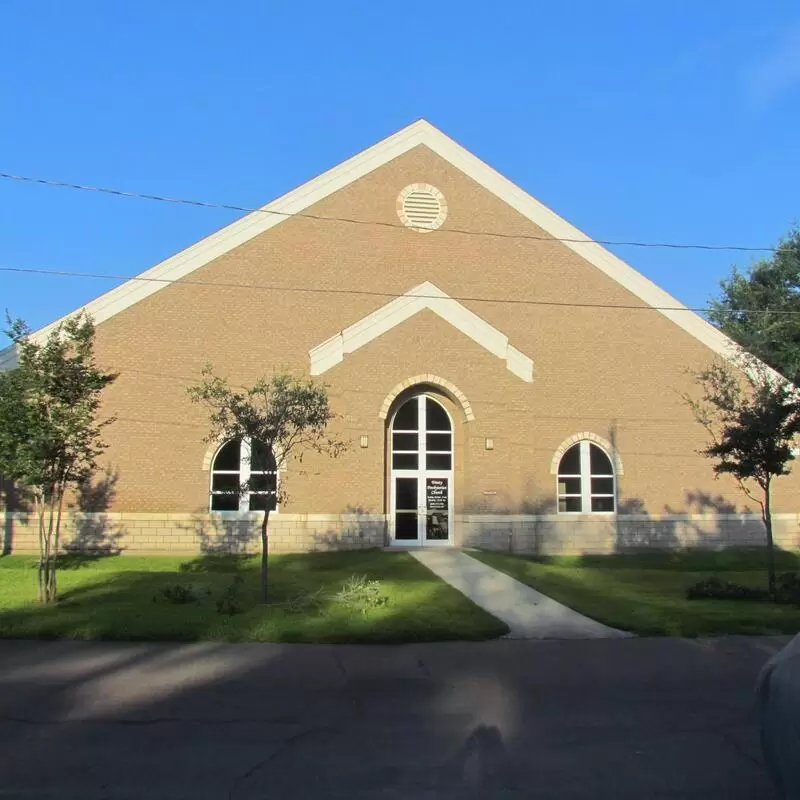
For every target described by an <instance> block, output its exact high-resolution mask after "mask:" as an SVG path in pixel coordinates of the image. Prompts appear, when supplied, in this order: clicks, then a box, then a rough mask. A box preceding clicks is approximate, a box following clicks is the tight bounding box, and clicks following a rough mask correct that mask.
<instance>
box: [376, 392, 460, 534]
mask: <svg viewBox="0 0 800 800" xmlns="http://www.w3.org/2000/svg"><path fill="white" fill-rule="evenodd" d="M391 458H392V462H391V463H392V470H391V481H392V486H391V522H390V527H391V533H392V542H393V543H395V544H398V545H406V546H408V545H410V544H417V545H428V544H429V545H437V544H439V545H441V544H449V543H450V542H451V540H452V518H453V514H452V501H453V493H452V483H453V427H452V422H451V421H450V416H449V415H448V413H447V411H446V410H445V409H444V407H443V406H442V405H441V404H440V403H439V402H437V401H436V400H435V399H433V398H432V397H429V396H427V395H417V396H416V397H412V398H410V399H409V400H407V401H406V402H405V403H404V404H403V405H402V406H401V407H400V408H399V409H398V411H397V413H396V414H395V416H394V418H393V420H392V425H391Z"/></svg>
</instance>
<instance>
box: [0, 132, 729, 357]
mask: <svg viewBox="0 0 800 800" xmlns="http://www.w3.org/2000/svg"><path fill="white" fill-rule="evenodd" d="M418 145H426V146H427V147H429V148H430V149H431V150H433V151H434V152H435V153H436V154H437V155H439V156H440V157H442V158H443V159H445V160H446V161H448V162H449V163H450V164H452V165H453V166H454V167H456V168H457V169H459V170H461V171H462V172H463V173H465V174H466V175H467V176H469V177H470V178H472V179H473V180H474V181H476V182H477V183H478V184H480V185H481V186H483V187H484V188H485V189H487V190H488V191H490V192H492V193H493V194H495V195H496V196H497V197H499V198H500V199H501V200H503V201H504V202H506V203H507V204H508V205H510V206H511V207H512V208H514V209H516V210H517V211H518V212H519V213H521V214H522V215H523V216H525V217H527V218H528V219H529V220H530V221H531V222H533V223H535V224H536V225H537V226H539V227H540V228H541V229H542V230H544V231H545V232H546V233H549V234H550V235H551V236H553V237H555V238H557V239H580V240H582V241H577V242H571V241H570V242H567V241H565V242H563V244H564V246H565V247H567V248H569V249H570V250H572V251H573V252H575V253H577V254H578V255H579V256H581V257H582V258H584V259H586V260H587V261H588V262H589V263H590V264H593V265H594V266H595V267H597V268H598V269H599V270H601V271H602V272H604V273H605V274H606V275H608V276H609V277H610V278H612V279H613V280H615V281H616V282H617V283H619V284H620V285H622V286H624V287H625V288H626V289H627V290H628V291H630V292H631V293H632V294H634V295H635V296H636V297H638V298H639V299H641V300H642V301H644V302H645V303H647V304H648V305H650V306H656V307H659V308H658V310H659V313H661V314H663V315H664V316H665V317H667V319H670V320H672V321H673V322H674V323H675V324H676V325H678V326H679V327H681V328H683V329H684V330H685V331H686V332H687V333H689V334H690V335H691V336H694V337H695V338H696V339H697V340H699V341H700V342H702V343H703V344H705V345H706V346H707V347H709V348H710V349H711V350H713V351H714V352H715V353H718V354H719V355H722V356H724V357H726V358H731V357H732V356H734V355H735V354H736V352H737V351H736V345H735V344H734V343H733V341H732V340H731V339H729V338H728V337H727V336H725V335H724V334H723V333H722V332H721V331H719V330H717V329H716V328H715V327H714V326H713V325H711V324H709V323H708V322H706V321H705V320H704V319H703V318H702V317H700V316H699V315H698V314H695V313H694V312H693V311H690V310H689V309H687V308H686V307H685V306H684V305H683V303H680V302H679V301H678V300H676V299H675V298H674V297H672V296H671V295H669V294H668V293H667V292H665V291H664V290H663V289H661V288H659V287H658V286H656V284H654V283H653V282H652V281H650V280H649V279H648V278H646V277H645V276H644V275H642V274H641V273H639V272H637V271H636V270H635V269H633V267H631V266H629V265H628V264H626V263H625V262H624V261H622V260H621V259H619V258H617V257H616V256H615V255H613V254H612V253H610V252H609V251H608V250H606V249H605V248H604V247H601V246H600V245H599V244H597V243H596V242H593V241H592V240H591V239H590V238H589V237H588V236H586V235H585V234H584V233H582V232H581V231H580V230H578V229H577V228H575V227H574V226H573V225H571V224H570V223H569V222H567V221H566V220H564V219H562V218H561V217H560V216H558V214H556V213H555V212H553V211H551V210H550V209H549V208H547V207H546V206H544V205H542V203H540V202H539V201H538V200H536V199H534V198H533V197H531V195H529V194H528V193H527V192H525V191H523V190H522V189H520V188H519V187H518V186H515V185H514V184H513V183H512V182H511V181H509V180H508V179H507V178H505V177H503V176H502V175H501V174H500V173H499V172H497V171H496V170H494V169H492V168H491V167H490V166H488V165H487V164H485V163H484V162H483V161H481V160H480V159H479V158H477V157H476V156H474V155H472V153H470V152H468V151H467V150H465V149H464V148H463V147H461V145H459V144H457V143H456V142H454V141H453V140H452V139H450V137H448V136H446V135H445V134H444V133H442V132H441V131H440V130H438V129H437V128H435V127H434V126H433V125H431V124H430V123H429V122H427V121H425V120H418V121H417V122H414V123H412V124H411V125H409V126H408V127H406V128H403V129H402V130H401V131H398V132H397V133H395V134H393V135H392V136H389V137H388V138H386V139H384V140H383V141H381V142H378V143H377V144H375V145H373V146H372V147H369V148H367V149H366V150H364V151H363V152H361V153H359V154H358V155H356V156H353V157H352V158H350V159H348V160H347V161H344V162H343V163H341V164H339V165H338V166H336V167H334V168H333V169H330V170H328V171H327V172H325V173H323V174H322V175H320V176H319V177H317V178H314V179H313V180H311V181H308V182H307V183H304V184H303V185H302V186H299V187H298V188H296V189H294V190H293V191H291V192H289V193H287V194H285V195H283V196H282V197H279V198H278V199H277V200H274V201H273V202H271V203H269V204H267V205H265V206H263V207H262V208H261V209H260V210H259V211H255V212H252V213H250V214H248V215H247V216H245V217H242V218H241V219H240V220H237V221H236V222H234V223H232V224H231V225H228V226H227V227H225V228H223V229H222V230H220V231H218V232H216V233H214V234H211V235H210V236H208V237H206V238H205V239H202V240H201V241H199V242H197V243H196V244H194V245H192V246H191V247H188V248H187V249H185V250H182V251H181V252H179V253H177V254H176V255H174V256H172V257H171V258H168V259H166V260H165V261H162V262H161V263H160V264H156V265H155V266H154V267H152V268H150V269H148V270H146V271H145V272H143V273H142V274H141V275H140V276H139V277H142V278H164V279H168V280H171V281H174V280H178V279H180V278H182V277H184V276H186V275H188V274H189V273H191V272H193V271H194V270H196V269H199V268H200V267H202V266H204V265H206V264H208V263H209V262H211V261H213V260H214V259H216V258H219V257H220V256H222V255H224V254H225V253H228V252H230V251H231V250H233V249H234V248H235V247H238V246H239V245H241V244H244V243H245V242H247V241H249V240H250V239H252V238H253V237H255V236H258V235H259V234H261V233H264V231H267V230H269V229H270V228H274V227H275V226H276V225H280V224H281V222H283V221H284V220H285V219H286V218H287V217H285V216H282V215H283V214H296V213H299V212H302V211H304V210H305V209H307V208H308V207H309V206H311V205H313V204H314V203H317V202H319V201H320V200H322V199H324V198H326V197H328V196H329V195H331V194H333V193H334V192H336V191H338V190H339V189H342V188H343V187H345V186H348V185H349V184H351V183H353V182H354V181H356V180H358V179H359V178H361V177H363V176H364V175H367V174H368V173H370V172H372V171H373V170H375V169H377V168H378V167H380V166H382V165H384V164H386V163H388V162H389V161H391V160H393V159H395V158H397V157H398V156H401V155H403V153H406V152H408V151H409V150H411V149H412V148H414V147H417V146H418ZM268 211H276V212H280V214H269V213H263V212H268ZM167 285H169V284H163V283H152V282H149V281H148V282H145V283H143V282H140V281H137V279H136V278H133V279H131V280H129V281H126V282H125V283H123V284H122V285H121V286H118V287H116V288H115V289H112V290H111V291H109V292H106V293H105V294H103V295H101V296H100V297H98V298H97V299H95V300H92V301H91V302H89V303H87V304H86V305H85V306H84V309H85V310H86V311H88V312H89V313H90V314H91V315H92V317H93V319H94V321H95V322H96V323H101V322H104V321H105V320H107V319H109V318H111V317H113V316H114V315H115V314H118V313H119V312H121V311H124V310H125V309H126V308H130V306H132V305H133V304H134V303H137V302H138V301H139V300H143V299H144V298H145V297H148V296H149V295H151V294H154V293H155V292H157V291H159V290H160V289H163V288H164V287H165V286H167ZM665 306H668V307H670V308H671V309H676V310H668V309H666V308H664V307H665ZM64 319H65V317H62V318H61V319H59V320H56V321H55V322H53V323H51V324H49V325H46V326H45V327H43V328H41V329H39V330H38V331H36V332H35V334H34V336H35V337H36V338H37V339H38V338H39V337H42V336H46V335H47V334H48V333H49V332H50V331H51V330H53V328H54V327H55V326H56V325H57V324H58V323H59V322H62V321H63V320H64ZM14 363H16V352H15V348H14V347H13V346H12V347H9V348H7V349H6V350H4V351H2V352H0V369H3V368H8V367H11V366H13V365H14Z"/></svg>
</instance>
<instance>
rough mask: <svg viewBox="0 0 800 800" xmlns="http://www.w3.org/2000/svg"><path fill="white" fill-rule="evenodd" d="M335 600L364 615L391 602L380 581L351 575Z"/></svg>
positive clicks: (334, 596) (335, 596)
mask: <svg viewBox="0 0 800 800" xmlns="http://www.w3.org/2000/svg"><path fill="white" fill-rule="evenodd" d="M333 600H334V602H336V603H339V604H341V605H343V606H346V607H348V608H351V609H354V610H356V609H357V610H359V611H361V613H362V614H366V613H367V612H368V611H369V610H370V609H373V608H379V607H380V606H384V605H386V604H387V603H388V602H389V598H388V597H387V596H386V595H385V594H384V593H383V589H381V584H380V581H375V580H370V579H369V578H367V576H366V575H351V576H350V577H349V578H348V579H347V580H346V581H345V582H344V584H343V585H342V588H341V589H339V591H338V592H336V594H334V595H333Z"/></svg>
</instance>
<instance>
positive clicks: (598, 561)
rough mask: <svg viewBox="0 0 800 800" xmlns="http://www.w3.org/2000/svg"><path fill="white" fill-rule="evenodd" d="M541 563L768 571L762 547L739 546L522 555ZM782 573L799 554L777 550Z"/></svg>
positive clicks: (795, 565) (798, 564)
mask: <svg viewBox="0 0 800 800" xmlns="http://www.w3.org/2000/svg"><path fill="white" fill-rule="evenodd" d="M522 558H525V559H526V560H529V561H534V562H536V563H538V564H552V565H554V566H562V567H591V568H595V569H632V570H640V569H647V570H666V571H674V572H748V571H750V570H760V569H766V564H767V552H766V548H763V547H738V548H730V549H727V550H669V549H663V550H651V551H647V552H639V553H613V554H608V555H591V554H584V555H576V556H522ZM775 564H776V568H777V569H779V570H796V569H800V554H798V553H795V552H792V551H789V550H780V549H778V548H776V550H775Z"/></svg>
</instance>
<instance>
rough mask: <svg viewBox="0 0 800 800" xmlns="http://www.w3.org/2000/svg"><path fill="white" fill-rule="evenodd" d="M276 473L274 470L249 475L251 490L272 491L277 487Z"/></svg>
mask: <svg viewBox="0 0 800 800" xmlns="http://www.w3.org/2000/svg"><path fill="white" fill-rule="evenodd" d="M276 484H277V481H276V475H275V473H274V472H267V473H262V474H257V475H252V474H251V475H250V486H249V488H250V491H251V492H274V491H275V489H276V488H277V485H276Z"/></svg>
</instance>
